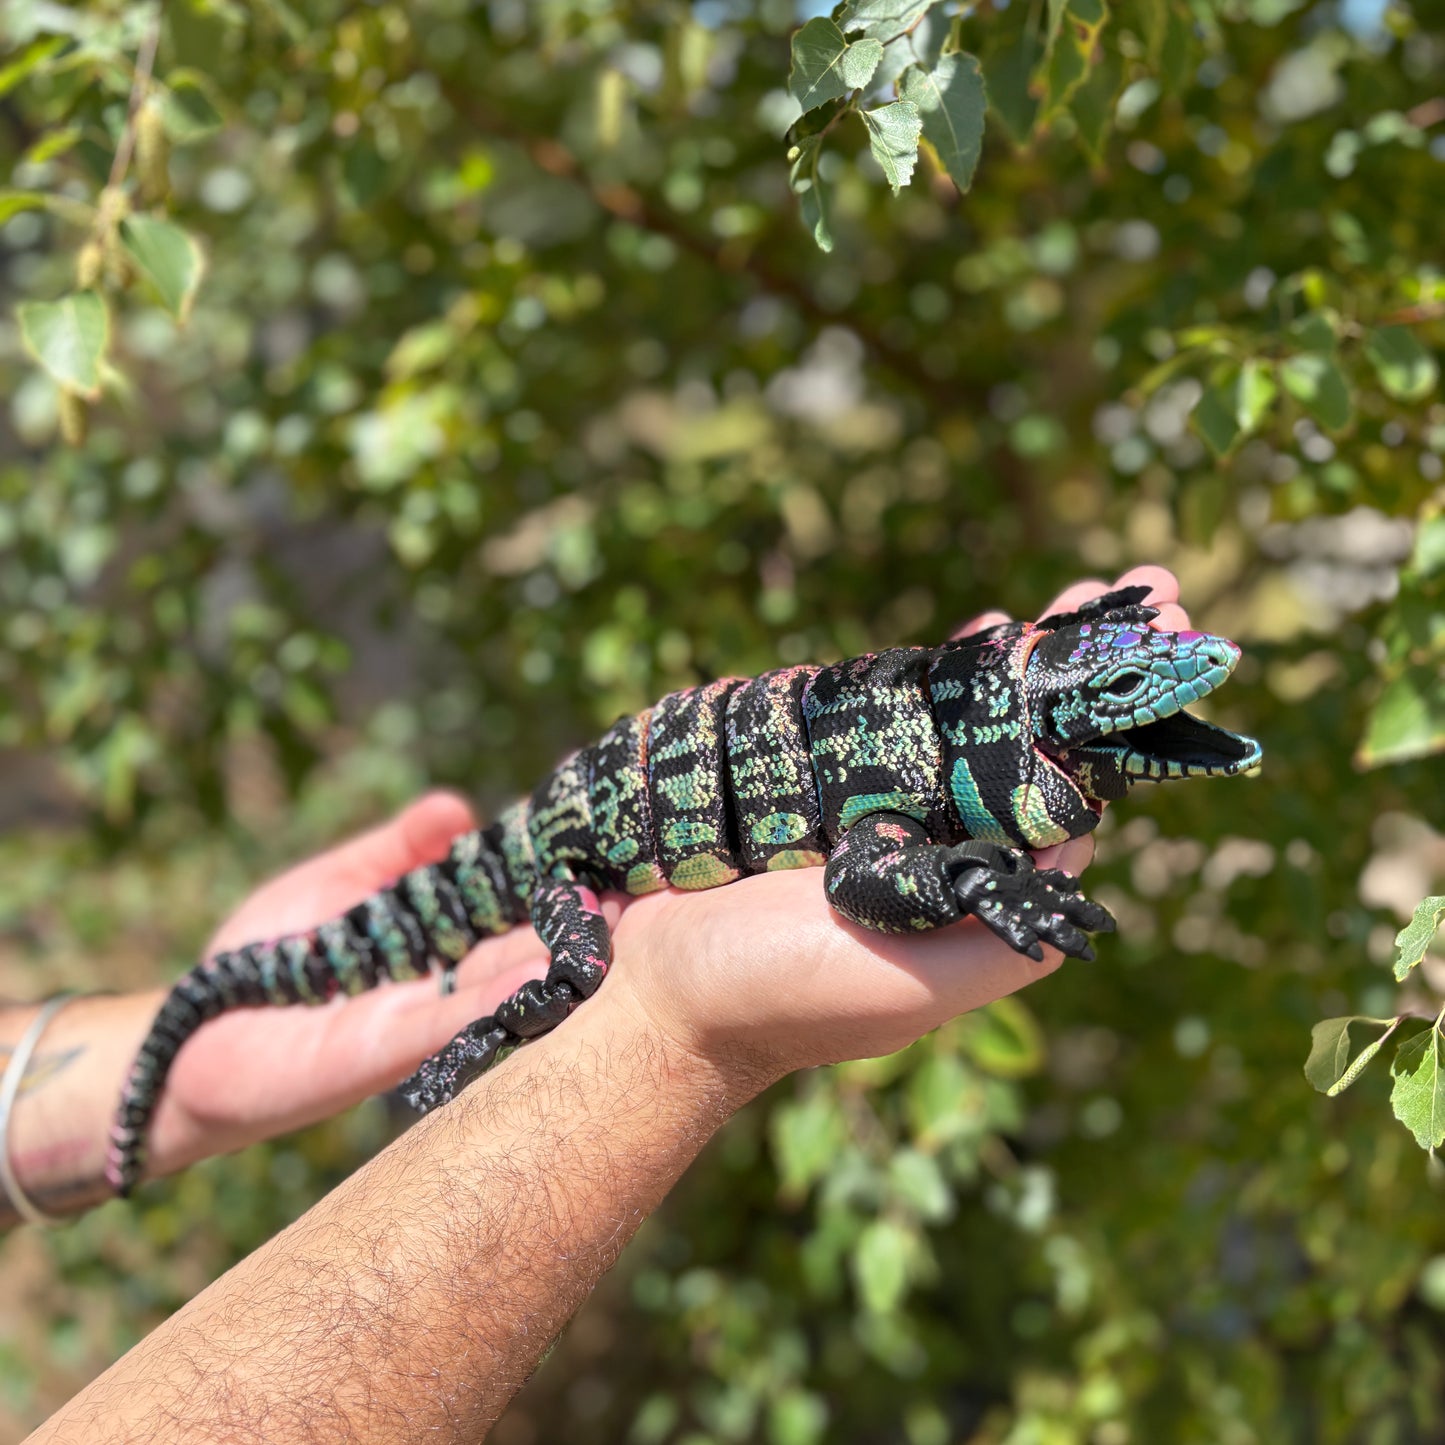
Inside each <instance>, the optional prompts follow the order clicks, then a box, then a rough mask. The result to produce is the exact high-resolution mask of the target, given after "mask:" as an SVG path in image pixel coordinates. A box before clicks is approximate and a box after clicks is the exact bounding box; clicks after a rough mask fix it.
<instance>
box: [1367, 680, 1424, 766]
mask: <svg viewBox="0 0 1445 1445" xmlns="http://www.w3.org/2000/svg"><path fill="white" fill-rule="evenodd" d="M1442 748H1445V678H1442V677H1441V676H1440V674H1439V672H1438V671H1437V670H1436V669H1435V668H1433V667H1429V666H1426V665H1419V666H1416V667H1410V668H1407V669H1406V670H1405V671H1404V672H1403V673H1401V674H1400V676H1399V677H1397V678H1395V679H1394V680H1393V681H1391V682H1389V683H1387V684H1386V686H1385V690H1384V692H1382V693H1381V694H1380V696H1379V699H1378V700H1377V701H1376V703H1375V705H1374V707H1372V708H1371V709H1370V716H1369V719H1368V721H1367V722H1366V724H1365V736H1364V740H1363V741H1362V742H1361V743H1360V746H1359V750H1358V751H1357V753H1356V755H1355V761H1356V762H1357V763H1358V764H1359V765H1360V766H1361V767H1365V768H1377V767H1379V766H1380V765H1381V764H1383V763H1399V762H1405V761H1407V760H1408V759H1410V758H1423V757H1426V756H1428V755H1429V754H1431V753H1438V752H1439V751H1440V750H1441V749H1442Z"/></svg>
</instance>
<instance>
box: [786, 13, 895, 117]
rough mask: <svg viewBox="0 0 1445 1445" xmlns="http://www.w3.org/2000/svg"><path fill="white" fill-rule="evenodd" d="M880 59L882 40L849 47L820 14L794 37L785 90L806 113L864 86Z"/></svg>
mask: <svg viewBox="0 0 1445 1445" xmlns="http://www.w3.org/2000/svg"><path fill="white" fill-rule="evenodd" d="M882 59H883V45H882V42H881V41H878V40H860V41H858V42H857V43H856V44H853V45H849V44H848V42H847V41H846V40H845V39H844V38H843V32H842V31H841V30H839V29H838V27H837V26H836V25H835V24H834V23H833V22H832V21H831V20H828V19H826V18H824V17H823V16H821V15H820V16H818V17H817V18H816V19H813V20H810V21H808V23H807V24H806V25H805V26H803V28H802V29H801V30H799V31H797V32H796V33H795V34H794V36H793V65H792V69H791V70H790V71H789V72H788V89H789V90H790V91H791V92H792V94H793V96H794V98H795V99H796V100H797V102H798V104H799V105H801V106H802V107H803V111H804V113H805V114H806V113H807V112H808V111H810V110H816V109H817V108H818V107H819V106H820V105H825V104H826V103H827V102H828V101H830V100H836V99H837V98H838V97H839V96H840V95H847V94H848V92H849V91H850V90H859V89H861V88H862V87H863V86H865V85H867V84H868V82H869V81H870V80H871V79H872V78H873V72H874V71H875V70H877V69H878V62H879V61H880V60H882Z"/></svg>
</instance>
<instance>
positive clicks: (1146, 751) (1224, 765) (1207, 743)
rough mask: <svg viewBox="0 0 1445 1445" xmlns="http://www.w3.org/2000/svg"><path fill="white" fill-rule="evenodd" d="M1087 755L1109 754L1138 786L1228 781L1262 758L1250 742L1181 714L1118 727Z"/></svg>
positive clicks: (1091, 746) (1122, 771)
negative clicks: (1176, 781)
mask: <svg viewBox="0 0 1445 1445" xmlns="http://www.w3.org/2000/svg"><path fill="white" fill-rule="evenodd" d="M1087 751H1089V752H1102V753H1108V754H1110V755H1111V758H1112V761H1113V762H1114V763H1115V765H1116V766H1117V767H1118V769H1119V771H1120V772H1121V773H1123V774H1124V775H1125V776H1126V777H1128V778H1130V779H1131V780H1137V781H1141V782H1143V781H1149V782H1158V781H1162V780H1163V779H1165V778H1229V777H1233V776H1234V775H1235V774H1236V773H1243V772H1247V771H1248V770H1249V769H1250V768H1253V767H1255V766H1257V765H1258V763H1259V760H1260V757H1261V756H1262V753H1263V750H1262V749H1261V747H1260V745H1259V744H1258V743H1257V742H1256V741H1255V740H1254V739H1253V738H1250V737H1245V736H1244V734H1243V733H1232V732H1230V731H1229V729H1228V728H1222V727H1219V726H1217V725H1216V724H1214V723H1208V722H1205V721H1204V719H1203V718H1197V717H1193V716H1191V715H1190V714H1189V713H1187V712H1183V711H1180V712H1176V713H1171V714H1170V715H1169V716H1168V717H1166V718H1160V719H1159V720H1158V721H1156V722H1149V723H1142V724H1140V725H1139V726H1138V727H1132V728H1121V729H1119V731H1117V732H1115V733H1111V734H1110V735H1109V736H1107V737H1103V738H1097V739H1095V741H1094V742H1092V743H1090V744H1089V745H1088V749H1087Z"/></svg>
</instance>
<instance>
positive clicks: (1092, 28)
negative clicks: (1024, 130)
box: [1040, 0, 1109, 120]
mask: <svg viewBox="0 0 1445 1445" xmlns="http://www.w3.org/2000/svg"><path fill="white" fill-rule="evenodd" d="M1108 19H1109V9H1108V6H1107V5H1106V4H1105V3H1104V0H1049V33H1048V50H1047V54H1046V55H1045V57H1044V64H1043V70H1042V72H1041V74H1042V77H1043V90H1044V98H1043V103H1042V105H1041V106H1040V113H1041V115H1042V116H1043V118H1044V119H1045V120H1047V119H1048V118H1049V117H1050V116H1052V115H1054V114H1055V113H1056V112H1057V111H1058V110H1060V109H1061V108H1062V107H1063V106H1064V105H1065V104H1067V102H1068V101H1069V99H1070V97H1072V95H1073V94H1074V92H1075V91H1076V90H1077V89H1078V88H1079V87H1080V86H1081V85H1082V84H1083V83H1084V81H1085V80H1086V79H1087V78H1088V76H1089V71H1090V69H1091V68H1092V66H1093V64H1094V59H1095V52H1096V49H1097V46H1098V43H1099V32H1100V31H1101V30H1103V28H1104V25H1105V24H1106V23H1107V21H1108Z"/></svg>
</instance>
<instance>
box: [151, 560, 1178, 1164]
mask: <svg viewBox="0 0 1445 1445" xmlns="http://www.w3.org/2000/svg"><path fill="white" fill-rule="evenodd" d="M1130 583H1146V584H1148V585H1150V586H1151V588H1152V589H1153V595H1152V598H1151V601H1153V603H1154V605H1156V606H1160V607H1161V616H1160V618H1159V621H1158V624H1157V625H1159V626H1161V627H1164V628H1168V629H1171V630H1180V629H1183V628H1185V627H1187V626H1188V618H1187V616H1186V615H1185V613H1184V611H1183V609H1182V608H1180V607H1179V606H1178V603H1177V598H1178V584H1177V583H1176V582H1175V580H1174V578H1173V577H1172V576H1171V575H1170V574H1169V573H1167V572H1165V571H1164V570H1163V569H1162V568H1152V567H1151V568H1137V569H1135V570H1134V571H1133V572H1131V573H1127V574H1125V576H1123V577H1121V578H1120V579H1119V581H1118V582H1117V583H1115V584H1114V585H1115V586H1127V585H1129V584H1130ZM1105 590H1108V589H1107V586H1106V584H1104V583H1097V582H1087V583H1078V584H1076V585H1075V586H1073V587H1070V588H1068V589H1066V590H1065V591H1064V592H1062V593H1060V595H1059V596H1058V597H1057V598H1056V599H1055V600H1054V601H1053V602H1052V603H1051V604H1050V605H1049V607H1048V608H1047V609H1046V611H1064V610H1069V609H1072V608H1075V607H1078V606H1079V605H1081V604H1082V603H1083V602H1085V601H1087V600H1088V599H1089V598H1090V597H1093V596H1096V595H1098V594H1100V593H1102V592H1103V591H1105ZM1003 620H1007V619H1006V618H1005V616H1004V614H1001V613H987V614H985V615H984V616H982V617H979V618H977V619H975V621H974V622H973V623H972V624H971V625H970V627H969V628H968V629H966V630H968V631H972V630H976V629H978V628H981V627H986V626H992V625H993V624H994V623H996V622H999V621H1003ZM473 826H475V824H474V821H473V819H472V816H471V813H470V811H469V809H468V808H467V806H466V804H465V803H463V802H462V801H461V800H459V799H457V798H455V797H452V796H450V795H446V794H431V795H428V796H427V797H424V798H422V799H420V800H419V801H418V802H417V803H415V804H413V805H412V807H410V808H408V809H407V810H406V811H405V812H404V813H402V814H401V815H400V816H399V817H397V818H396V819H394V820H392V822H391V823H389V824H386V825H384V826H382V827H380V828H378V829H376V830H374V831H373V832H371V833H368V834H365V835H363V836H362V837H360V838H357V839H355V840H353V841H352V842H350V843H347V844H344V845H343V846H342V847H340V848H337V849H334V850H333V851H332V852H330V853H327V854H324V855H322V856H320V857H318V858H315V859H312V860H310V861H309V862H307V863H304V864H301V865H300V866H298V867H296V868H294V869H292V870H291V871H290V872H288V873H286V874H284V875H282V876H281V877H279V878H277V879H275V880H273V881H272V882H270V883H268V884H265V885H264V886H263V887H262V888H260V889H258V890H257V892H256V893H254V894H252V895H251V897H250V898H249V899H247V901H246V902H245V903H244V904H242V906H241V907H240V908H239V909H238V910H237V911H236V912H235V913H234V914H233V915H232V916H231V917H230V918H229V919H227V921H226V922H225V924H223V925H222V927H221V928H220V929H219V930H218V932H217V934H216V936H215V938H214V939H213V940H212V944H211V949H212V951H216V950H220V949H224V948H232V947H236V946H238V945H240V944H242V943H245V942H248V941H250V940H251V939H254V938H260V937H276V936H278V935H280V934H284V933H287V932H292V931H296V930H299V929H304V928H309V927H312V926H314V925H315V924H317V923H319V922H321V921H323V920H325V919H327V918H331V917H334V916H336V915H337V914H339V913H341V912H343V911H344V910H345V909H347V908H349V907H351V906H352V905H353V904H354V903H356V902H358V901H359V900H360V899H361V898H363V897H365V896H366V895H367V894H368V893H370V892H373V891H374V890H375V889H377V888H379V887H382V886H384V885H386V884H387V883H389V882H390V881H391V880H393V879H394V878H396V877H398V876H399V875H400V874H402V873H404V872H406V871H407V870H408V869H410V868H412V867H415V866H417V865H418V864H421V863H425V862H429V861H431V860H433V859H435V858H437V857H439V856H441V855H442V854H443V853H444V852H445V850H446V846H447V843H448V842H449V841H450V839H451V838H452V837H454V836H455V835H456V834H457V833H460V832H463V831H465V830H466V829H468V828H470V827H473ZM1091 856H1092V842H1091V840H1089V839H1075V840H1073V841H1072V842H1070V843H1066V844H1064V845H1062V846H1061V847H1058V848H1051V849H1048V850H1046V851H1045V852H1043V853H1040V854H1038V855H1037V857H1038V859H1039V862H1040V865H1041V866H1044V867H1063V868H1065V869H1067V870H1068V871H1071V872H1075V873H1077V872H1079V871H1080V870H1081V869H1082V868H1083V867H1084V866H1085V865H1086V864H1087V862H1088V860H1089V858H1090V857H1091ZM605 908H606V911H607V914H608V918H609V921H610V922H611V923H612V925H613V928H614V938H615V950H614V956H615V958H616V963H615V965H614V968H613V976H612V977H611V978H610V979H609V983H608V989H609V991H610V992H612V993H613V995H614V1000H613V1002H614V1005H615V1006H617V1007H621V1008H626V1009H629V1010H632V1011H635V1012H637V1013H639V1014H640V1015H641V1016H642V1017H643V1018H644V1019H645V1021H646V1025H647V1027H648V1028H649V1029H650V1030H653V1031H657V1032H661V1033H664V1034H666V1035H669V1036H671V1037H673V1038H675V1039H676V1040H677V1041H678V1042H679V1043H680V1044H682V1045H683V1046H684V1047H687V1048H689V1049H693V1050H695V1051H698V1052H702V1053H705V1054H710V1055H713V1056H719V1057H720V1056H723V1055H726V1054H727V1053H728V1052H729V1051H736V1050H746V1051H748V1052H749V1053H751V1054H752V1055H753V1056H754V1057H761V1058H765V1059H766V1060H767V1061H768V1067H771V1068H773V1069H774V1070H776V1071H778V1072H783V1071H786V1070H788V1069H792V1068H798V1067H803V1066H805V1065H808V1064H816V1063H824V1062H831V1061H834V1060H838V1059H843V1058H851V1057H861V1056H866V1055H873V1054H880V1053H886V1052H891V1051H892V1050H893V1049H896V1048H900V1047H902V1046H903V1045H905V1044H907V1043H909V1042H911V1041H912V1040H913V1039H915V1038H917V1037H918V1036H919V1035H920V1034H922V1033H924V1032H926V1031H927V1030H929V1029H931V1028H934V1027H936V1026H937V1025H938V1024H939V1023H941V1022H943V1021H944V1020H945V1019H947V1018H950V1017H952V1016H953V1015H955V1014H957V1013H961V1012H964V1011H966V1010H968V1009H971V1008H977V1007H979V1006H980V1005H982V1004H984V1003H987V1002H989V1001H991V1000H992V999H995V998H998V997H1001V996H1002V995H1004V994H1006V993H1012V992H1014V991H1015V990H1016V989H1019V988H1022V987H1024V986H1025V985H1026V984H1028V983H1031V982H1033V981H1034V980H1036V979H1038V978H1041V977H1043V976H1044V975H1045V974H1048V973H1050V972H1052V971H1053V970H1054V969H1055V968H1057V967H1058V965H1059V963H1060V962H1061V956H1060V955H1059V954H1058V953H1057V952H1056V951H1055V950H1053V949H1048V950H1046V953H1045V959H1044V962H1043V963H1034V962H1032V961H1031V960H1029V959H1028V958H1025V957H1023V956H1021V955H1019V954H1017V953H1015V952H1013V950H1012V949H1010V948H1009V947H1008V946H1007V945H1005V944H1003V943H1002V942H1000V941H999V940H998V939H996V938H995V937H994V936H993V935H992V934H990V933H988V932H987V931H986V930H985V929H984V928H983V927H982V926H981V925H979V924H978V923H976V922H975V921H973V920H968V921H966V922H965V923H963V924H961V925H959V926H957V927H954V928H949V929H945V930H941V931H939V932H936V933H932V934H927V935H923V936H919V937H909V938H902V937H890V936H888V935H883V934H875V933H869V932H867V931H866V930H863V929H859V928H855V927H853V926H852V925H850V924H848V923H846V922H845V921H844V920H843V919H842V918H840V917H839V916H838V915H837V914H836V913H835V912H834V911H833V910H832V908H831V907H830V906H829V904H828V903H827V900H826V899H825V897H824V895H823V891H822V889H821V888H820V887H819V883H818V874H817V871H816V870H814V869H806V870H802V871H799V872H792V873H773V874H764V875H761V876H758V877H754V878H746V879H742V880H740V881H739V882H737V883H734V884H731V885H729V886H728V887H726V888H721V889H715V890H712V891H709V892H703V893H691V894H683V893H676V892H666V893H662V894H655V895H652V896H650V897H647V898H641V899H627V898H620V897H614V896H609V897H608V898H607V900H606V903H605ZM545 969H546V954H545V951H544V950H543V948H542V945H541V943H540V942H539V940H538V939H537V937H536V935H535V934H534V933H532V931H531V930H530V929H527V928H518V929H515V930H513V931H512V932H511V933H509V934H506V935H504V936H502V937H500V938H496V939H490V940H487V941H486V942H484V943H482V944H480V945H479V946H478V947H477V948H476V949H474V950H473V951H472V953H471V954H470V955H469V957H468V958H467V960H466V961H465V962H464V963H463V965H462V967H461V969H460V970H459V974H458V989H457V992H456V993H455V994H453V995H450V996H448V997H441V996H439V993H438V990H437V986H436V984H435V983H434V982H432V981H430V980H427V979H421V980H417V981H414V982H411V983H404V984H396V985H390V986H388V987H385V988H379V989H376V990H373V991H372V992H370V993H367V994H364V995H362V996H360V997H358V998H353V999H346V1000H335V1001H333V1002H332V1003H330V1004H328V1005H326V1006H324V1007H321V1008H304V1007H297V1008H290V1009H241V1010H237V1011H236V1012H234V1013H231V1014H227V1015H224V1016H223V1017H221V1018H219V1019H216V1020H214V1021H213V1022H211V1023H210V1024H207V1025H206V1026H205V1028H204V1029H203V1030H202V1031H201V1035H200V1036H201V1037H202V1038H203V1039H204V1043H202V1044H200V1045H195V1044H194V1043H192V1044H188V1045H187V1046H186V1047H185V1048H183V1049H182V1050H181V1053H180V1055H179V1057H178V1058H177V1061H176V1064H175V1067H174V1069H173V1071H172V1073H171V1077H170V1082H169V1086H168V1088H167V1090H166V1092H165V1094H164V1096H163V1099H162V1102H161V1106H160V1108H159V1110H158V1112H157V1116H156V1122H155V1127H154V1134H153V1138H154V1140H155V1142H156V1156H157V1157H165V1158H166V1159H167V1161H168V1163H169V1164H170V1165H171V1166H172V1167H178V1166H179V1165H180V1164H182V1163H185V1162H188V1161H189V1160H191V1159H195V1158H199V1157H202V1156H204V1155H208V1154H212V1153H217V1152H221V1151H224V1150H227V1149H232V1148H237V1147H240V1146H241V1145H243V1144H246V1143H249V1142H252V1141H254V1140H256V1139H260V1138H266V1137H270V1136H271V1135H273V1134H277V1133H281V1132H284V1131H286V1130H288V1129H293V1128H298V1127H300V1126H302V1125H304V1124H307V1123H312V1122H315V1121H316V1120H319V1119H322V1118H325V1117H328V1116H329V1115H331V1114H333V1113H336V1112H338V1111H339V1110H341V1109H344V1108H346V1107H348V1106H349V1105H351V1104H354V1103H356V1102H358V1101H359V1100H360V1099H363V1098H366V1097H368V1096H370V1095H371V1094H374V1093H377V1092H380V1091H381V1090H384V1089H386V1088H389V1087H391V1086H393V1085H394V1084H395V1083H396V1082H397V1081H398V1080H400V1079H401V1078H402V1077H403V1076H404V1075H406V1074H407V1073H408V1072H409V1071H410V1070H411V1069H412V1068H414V1067H415V1065H416V1064H417V1063H419V1062H420V1061H421V1060H422V1059H423V1058H425V1057H426V1056H427V1055H429V1054H431V1053H434V1052H435V1051H436V1050H437V1049H439V1048H440V1047H441V1046H442V1045H443V1044H445V1043H446V1041H447V1040H448V1039H450V1038H451V1037H452V1036H453V1035H454V1034H455V1033H456V1032H458V1031H459V1030H460V1029H461V1028H463V1027H464V1026H465V1025H466V1024H468V1023H470V1022H471V1021H472V1020H474V1019H476V1018H479V1017H481V1016H483V1015H485V1014H488V1013H490V1012H491V1011H492V1010H493V1009H494V1008H495V1007H496V1005H497V1004H498V1003H500V1002H501V1000H502V999H504V998H506V997H507V996H508V995H509V994H510V993H511V992H512V991H513V990H514V989H515V988H516V987H517V986H518V985H519V984H521V983H522V982H524V981H525V980H526V979H529V978H536V977H540V976H541V975H542V974H543V973H544V972H545Z"/></svg>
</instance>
